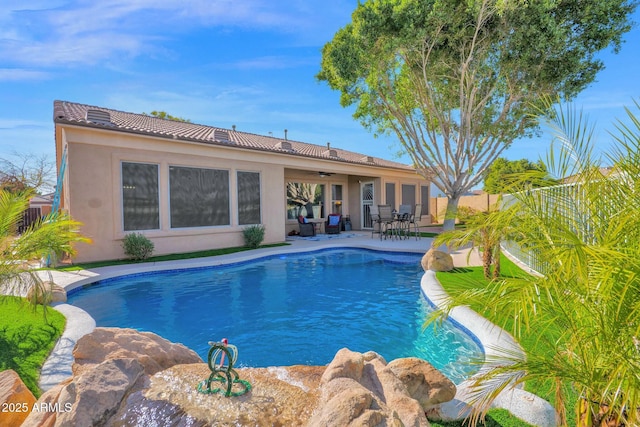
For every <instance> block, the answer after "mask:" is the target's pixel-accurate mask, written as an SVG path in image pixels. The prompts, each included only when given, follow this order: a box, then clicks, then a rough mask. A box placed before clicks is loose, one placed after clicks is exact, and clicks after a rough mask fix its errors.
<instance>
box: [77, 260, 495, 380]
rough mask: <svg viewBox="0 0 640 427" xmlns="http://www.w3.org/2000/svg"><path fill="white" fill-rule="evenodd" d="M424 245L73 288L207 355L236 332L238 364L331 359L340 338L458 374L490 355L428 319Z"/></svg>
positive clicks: (118, 322)
mask: <svg viewBox="0 0 640 427" xmlns="http://www.w3.org/2000/svg"><path fill="white" fill-rule="evenodd" d="M420 258H421V255H419V254H409V253H389V252H378V251H371V250H360V249H338V250H336V249H332V250H323V251H316V252H311V253H303V254H294V255H279V256H269V257H266V258H261V259H257V260H253V261H248V262H242V263H238V264H231V265H226V266H216V267H206V268H197V269H188V270H172V271H163V272H154V273H144V274H137V275H129V276H122V277H118V278H114V279H108V280H103V281H99V282H96V283H94V284H92V285H88V286H85V287H83V288H80V289H78V290H74V291H72V292H70V294H69V301H68V302H69V303H70V304H73V305H75V306H78V307H80V308H82V309H84V310H85V311H87V312H88V313H89V314H90V315H91V316H93V318H94V319H95V320H96V324H97V325H98V326H113V327H127V328H135V329H138V330H141V331H151V332H154V333H157V334H159V335H161V336H163V337H165V338H167V339H168V340H171V341H174V342H181V343H183V344H185V345H186V346H187V347H189V348H192V349H193V350H195V351H196V352H197V353H198V354H199V355H200V356H201V357H202V358H203V359H204V360H206V356H207V351H208V349H209V346H208V344H207V342H208V341H219V340H220V339H222V338H223V337H226V338H228V339H229V342H230V343H231V344H234V345H236V346H237V347H238V349H239V357H238V362H237V363H238V366H254V367H265V366H284V365H295V364H306V365H325V364H327V363H329V362H330V361H331V360H332V359H333V356H334V355H335V353H336V352H337V351H338V350H339V349H340V348H342V347H348V348H349V349H351V350H353V351H359V352H365V351H368V350H373V351H376V352H377V353H379V354H381V355H382V356H383V357H384V358H385V359H386V360H387V361H390V360H393V359H395V358H398V357H408V356H416V357H421V358H424V359H426V360H428V361H429V362H430V363H431V364H432V365H434V366H435V367H436V368H438V369H439V370H441V371H442V372H443V373H445V374H446V375H447V376H448V377H449V378H451V379H452V380H453V381H454V382H456V383H458V382H460V381H461V380H462V379H464V378H465V377H467V376H468V375H469V373H470V372H472V371H473V370H474V369H475V368H474V367H473V366H472V365H470V364H469V361H471V360H472V359H475V358H478V357H481V356H482V350H481V348H480V347H479V345H478V344H477V343H476V342H475V341H474V340H473V339H472V338H471V337H470V336H469V335H468V334H466V333H464V332H463V331H461V330H460V329H458V328H456V327H455V326H454V325H453V324H452V323H450V322H448V321H447V322H444V324H443V325H442V326H438V328H436V329H435V330H434V329H433V328H428V329H426V330H424V329H423V327H422V325H423V322H424V319H425V316H426V314H427V312H428V310H430V307H429V304H428V303H427V301H426V300H425V299H424V298H423V297H422V295H421V291H420V277H421V276H422V273H423V272H422V268H421V267H420Z"/></svg>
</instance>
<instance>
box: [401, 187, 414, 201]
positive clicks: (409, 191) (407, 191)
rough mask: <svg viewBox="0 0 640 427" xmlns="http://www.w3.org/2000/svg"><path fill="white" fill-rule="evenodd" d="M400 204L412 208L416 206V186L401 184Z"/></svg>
mask: <svg viewBox="0 0 640 427" xmlns="http://www.w3.org/2000/svg"><path fill="white" fill-rule="evenodd" d="M402 204H403V205H411V206H414V205H415V204H416V186H415V185H413V184H402Z"/></svg>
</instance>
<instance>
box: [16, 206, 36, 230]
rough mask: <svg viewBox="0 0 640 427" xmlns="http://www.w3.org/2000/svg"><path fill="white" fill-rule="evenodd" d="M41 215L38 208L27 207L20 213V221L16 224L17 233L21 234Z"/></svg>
mask: <svg viewBox="0 0 640 427" xmlns="http://www.w3.org/2000/svg"><path fill="white" fill-rule="evenodd" d="M41 216H42V211H41V210H40V208H27V210H26V211H24V213H23V214H22V221H21V222H20V224H19V225H18V234H22V233H23V232H24V231H25V230H26V229H27V228H28V227H29V226H30V225H31V224H33V223H34V222H36V221H37V220H38V219H39V218H40V217H41Z"/></svg>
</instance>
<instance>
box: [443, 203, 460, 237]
mask: <svg viewBox="0 0 640 427" xmlns="http://www.w3.org/2000/svg"><path fill="white" fill-rule="evenodd" d="M459 202H460V196H449V195H448V196H447V211H446V212H445V214H444V224H443V225H442V229H443V230H444V231H447V230H453V229H454V228H455V226H456V215H457V214H458V203H459Z"/></svg>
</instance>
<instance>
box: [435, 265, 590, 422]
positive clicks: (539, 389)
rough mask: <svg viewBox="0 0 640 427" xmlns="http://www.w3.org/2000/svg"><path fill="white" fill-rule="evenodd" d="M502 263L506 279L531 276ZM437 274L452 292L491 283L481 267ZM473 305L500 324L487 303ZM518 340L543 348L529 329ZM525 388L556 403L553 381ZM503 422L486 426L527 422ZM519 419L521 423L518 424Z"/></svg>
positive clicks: (569, 408) (508, 326) (570, 406)
mask: <svg viewBox="0 0 640 427" xmlns="http://www.w3.org/2000/svg"><path fill="white" fill-rule="evenodd" d="M500 265H501V268H500V271H501V277H502V278H504V279H507V280H508V279H517V278H522V277H525V276H527V275H528V273H526V272H524V271H523V270H522V269H520V267H518V266H517V265H515V264H514V263H513V262H511V261H510V260H509V259H508V258H507V257H505V256H504V255H501V258H500ZM436 277H437V278H438V281H439V282H440V284H441V285H442V287H443V288H444V289H445V290H446V291H447V292H450V293H454V292H456V291H457V290H462V289H468V288H473V287H477V286H482V285H483V284H487V283H488V281H487V280H486V279H485V278H484V275H483V272H482V267H466V268H457V269H455V270H453V271H450V272H438V273H436ZM470 307H471V308H472V309H473V310H474V311H476V312H478V313H480V314H481V315H483V316H484V317H486V318H487V319H489V320H491V321H493V322H494V323H498V324H499V321H498V320H497V319H496V318H495V314H494V313H492V311H491V309H490V308H488V307H487V305H486V304H484V303H483V302H482V301H477V302H476V303H475V304H471V305H470ZM500 326H502V327H504V328H505V329H506V330H507V331H510V329H511V324H510V323H507V324H504V325H500ZM518 341H519V343H520V345H521V346H522V347H523V348H524V349H525V350H527V349H530V348H533V347H534V346H537V349H538V351H539V349H540V345H541V343H540V342H539V341H537V340H536V339H535V338H534V337H533V336H530V335H528V334H526V332H525V333H523V335H522V336H520V338H519V340H518ZM548 351H550V352H555V349H554V348H549V349H548ZM566 387H567V390H570V389H569V387H568V385H567V386H566ZM525 390H527V391H530V392H532V393H534V394H537V395H538V396H541V397H542V398H544V399H546V400H548V401H550V402H551V403H552V404H553V402H554V388H553V384H552V383H551V382H543V383H541V382H527V383H526V384H525ZM573 396H575V397H576V398H577V396H576V395H575V393H569V394H568V399H567V407H566V411H567V414H568V418H569V420H568V423H569V426H575V421H574V420H572V419H571V414H572V413H574V412H573V411H574V402H575V400H576V399H573V398H572V397H573ZM489 414H490V415H492V416H494V417H496V415H494V412H493V411H490V412H489ZM503 418H504V417H502V416H500V419H503ZM511 418H512V419H513V420H517V419H515V418H514V417H511ZM502 422H503V421H501V422H500V423H499V424H489V423H487V426H527V425H528V424H526V423H524V422H522V421H515V422H516V424H512V423H511V422H512V421H509V422H508V423H506V424H503V423H502ZM504 422H506V421H504ZM517 422H519V424H518V423H517ZM432 425H437V426H446V427H452V426H462V424H435V423H432Z"/></svg>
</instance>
